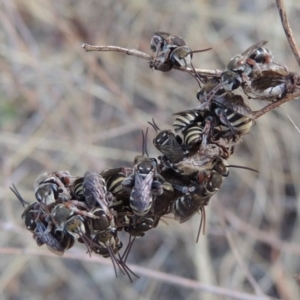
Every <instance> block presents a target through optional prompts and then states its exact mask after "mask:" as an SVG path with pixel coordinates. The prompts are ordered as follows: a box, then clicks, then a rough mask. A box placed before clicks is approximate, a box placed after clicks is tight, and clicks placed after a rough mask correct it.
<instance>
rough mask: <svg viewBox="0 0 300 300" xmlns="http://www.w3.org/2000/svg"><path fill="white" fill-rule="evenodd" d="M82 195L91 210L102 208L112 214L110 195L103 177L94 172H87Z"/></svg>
mask: <svg viewBox="0 0 300 300" xmlns="http://www.w3.org/2000/svg"><path fill="white" fill-rule="evenodd" d="M82 193H83V196H84V199H85V203H86V204H87V206H88V207H89V208H94V207H96V206H100V207H101V208H102V209H104V210H105V211H106V212H107V215H109V214H110V211H109V208H108V200H109V194H108V192H107V189H106V182H105V180H104V179H103V177H102V176H101V175H100V174H98V173H96V172H93V171H86V172H85V174H84V177H83V182H82Z"/></svg>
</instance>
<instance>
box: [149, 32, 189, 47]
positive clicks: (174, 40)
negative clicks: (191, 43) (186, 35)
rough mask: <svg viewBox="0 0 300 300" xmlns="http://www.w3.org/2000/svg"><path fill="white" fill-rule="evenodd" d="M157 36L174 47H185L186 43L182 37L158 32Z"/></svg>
mask: <svg viewBox="0 0 300 300" xmlns="http://www.w3.org/2000/svg"><path fill="white" fill-rule="evenodd" d="M154 34H155V35H158V36H160V37H161V38H162V39H164V40H165V41H166V42H167V43H168V44H170V45H174V46H185V45H186V43H185V41H184V39H183V38H182V37H180V36H177V35H173V34H170V33H167V32H163V31H158V32H154Z"/></svg>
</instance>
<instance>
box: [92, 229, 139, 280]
mask: <svg viewBox="0 0 300 300" xmlns="http://www.w3.org/2000/svg"><path fill="white" fill-rule="evenodd" d="M91 247H92V250H93V251H94V252H95V253H97V254H100V255H102V256H103V257H105V258H106V257H110V258H111V261H112V263H113V266H114V270H115V274H116V277H118V276H117V267H118V268H119V270H120V271H121V272H122V273H123V274H126V275H127V276H128V278H129V280H130V281H131V282H132V278H131V276H130V273H131V274H133V275H134V276H135V277H137V278H139V277H138V276H137V275H136V274H135V273H134V272H133V271H131V270H130V268H129V267H128V266H127V265H126V261H124V260H123V257H121V256H120V255H119V254H118V258H117V257H116V254H117V253H118V252H119V251H120V249H121V248H122V247H123V244H122V242H121V241H120V240H119V238H118V235H117V231H116V230H115V229H114V228H109V229H107V230H104V231H101V232H98V233H97V234H96V235H95V237H94V238H93V243H92V245H91Z"/></svg>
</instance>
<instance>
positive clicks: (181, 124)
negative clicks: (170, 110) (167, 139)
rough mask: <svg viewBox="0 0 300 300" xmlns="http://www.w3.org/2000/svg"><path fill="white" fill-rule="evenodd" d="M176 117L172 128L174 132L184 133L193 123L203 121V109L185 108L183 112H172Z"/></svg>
mask: <svg viewBox="0 0 300 300" xmlns="http://www.w3.org/2000/svg"><path fill="white" fill-rule="evenodd" d="M174 115H175V116H177V117H176V119H175V121H174V122H173V128H174V130H175V131H176V132H178V131H181V132H182V133H185V131H186V130H187V129H188V128H189V127H190V126H192V125H194V124H195V123H198V122H199V123H201V124H202V123H203V122H204V118H205V116H204V111H201V110H187V111H183V112H178V113H175V114H174Z"/></svg>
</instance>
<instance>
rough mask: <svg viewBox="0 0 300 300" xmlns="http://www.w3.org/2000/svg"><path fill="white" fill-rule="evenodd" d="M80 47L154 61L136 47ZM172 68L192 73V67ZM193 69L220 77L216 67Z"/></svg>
mask: <svg viewBox="0 0 300 300" xmlns="http://www.w3.org/2000/svg"><path fill="white" fill-rule="evenodd" d="M82 48H83V49H84V50H85V51H87V52H89V51H113V52H123V53H125V54H127V55H133V56H135V57H138V58H142V59H145V60H148V61H154V57H153V56H151V55H149V54H147V53H145V52H142V51H139V50H136V49H127V48H122V47H118V46H93V45H88V44H82ZM173 68H174V69H176V70H179V71H183V72H191V73H194V70H193V69H192V68H183V67H177V66H174V67H173ZM195 71H196V72H197V73H198V74H200V75H203V76H209V77H220V76H221V73H222V71H221V70H217V69H216V70H206V69H195Z"/></svg>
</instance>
